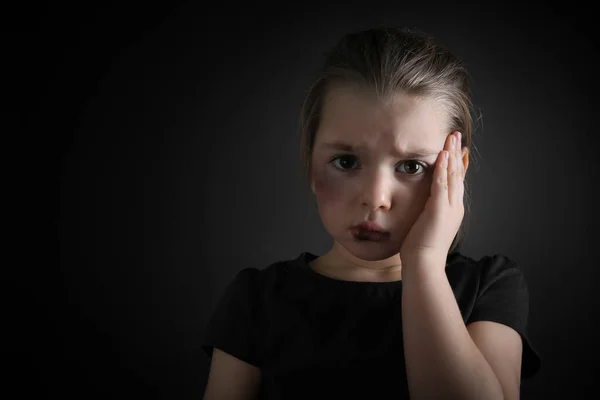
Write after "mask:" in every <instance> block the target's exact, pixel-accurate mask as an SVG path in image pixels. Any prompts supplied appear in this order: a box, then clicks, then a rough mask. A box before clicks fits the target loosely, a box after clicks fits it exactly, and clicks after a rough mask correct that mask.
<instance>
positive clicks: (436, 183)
mask: <svg viewBox="0 0 600 400" xmlns="http://www.w3.org/2000/svg"><path fill="white" fill-rule="evenodd" d="M449 154H450V152H449V151H447V150H442V151H440V152H439V153H438V158H437V160H436V164H435V170H434V173H433V182H432V185H431V195H432V196H433V198H434V199H435V202H436V205H437V206H439V207H440V208H441V207H444V206H447V205H448V202H449V201H448V158H449V157H448V155H449Z"/></svg>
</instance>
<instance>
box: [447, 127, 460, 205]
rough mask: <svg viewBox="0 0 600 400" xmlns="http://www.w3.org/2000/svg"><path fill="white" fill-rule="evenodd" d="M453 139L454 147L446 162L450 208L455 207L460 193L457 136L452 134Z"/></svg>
mask: <svg viewBox="0 0 600 400" xmlns="http://www.w3.org/2000/svg"><path fill="white" fill-rule="evenodd" d="M452 136H453V138H454V145H453V146H452V150H451V151H450V157H449V160H448V199H449V200H448V201H449V202H450V205H451V206H455V205H456V204H457V202H458V199H459V193H458V192H459V191H460V180H461V179H460V171H459V169H458V154H457V150H456V149H457V148H458V147H459V144H458V140H457V139H458V137H457V136H458V135H456V134H454V133H453V134H452Z"/></svg>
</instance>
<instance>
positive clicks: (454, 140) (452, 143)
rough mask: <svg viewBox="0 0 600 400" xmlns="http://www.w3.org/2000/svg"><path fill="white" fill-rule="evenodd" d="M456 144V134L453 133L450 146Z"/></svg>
mask: <svg viewBox="0 0 600 400" xmlns="http://www.w3.org/2000/svg"><path fill="white" fill-rule="evenodd" d="M455 144H456V138H455V137H454V135H452V137H451V138H450V146H452V147H454V146H455Z"/></svg>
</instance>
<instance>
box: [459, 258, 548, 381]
mask: <svg viewBox="0 0 600 400" xmlns="http://www.w3.org/2000/svg"><path fill="white" fill-rule="evenodd" d="M479 263H480V273H481V275H480V282H479V290H478V293H477V300H476V302H475V306H474V308H473V311H472V313H471V315H470V316H469V318H468V319H467V321H466V323H467V324H469V323H471V322H475V321H493V322H498V323H501V324H504V325H506V326H509V327H511V328H513V329H514V330H515V331H517V332H518V333H519V335H521V339H522V340H523V356H522V364H521V377H522V378H529V377H531V376H533V375H535V374H536V373H537V371H538V370H539V369H540V368H541V359H540V356H539V354H538V352H537V351H536V349H535V348H534V347H533V345H532V343H531V340H530V339H529V336H528V333H527V323H528V317H529V290H528V286H527V282H526V280H525V276H524V275H523V272H522V271H521V269H520V268H519V267H518V265H517V264H516V263H515V262H514V261H512V260H510V259H509V258H508V257H505V256H503V255H494V256H492V257H484V258H482V259H481V260H480V261H479Z"/></svg>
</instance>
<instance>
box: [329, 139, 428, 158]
mask: <svg viewBox="0 0 600 400" xmlns="http://www.w3.org/2000/svg"><path fill="white" fill-rule="evenodd" d="M322 147H323V148H327V149H334V150H344V151H349V152H353V153H356V152H357V151H358V150H361V149H364V146H353V145H351V144H348V143H344V142H340V141H334V142H329V143H323V145H322ZM394 150H395V153H396V154H397V155H399V156H402V157H407V158H410V157H429V156H437V155H438V153H439V152H438V151H432V150H430V149H424V148H415V149H410V150H409V151H407V152H405V153H403V152H401V151H399V150H397V149H394Z"/></svg>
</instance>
